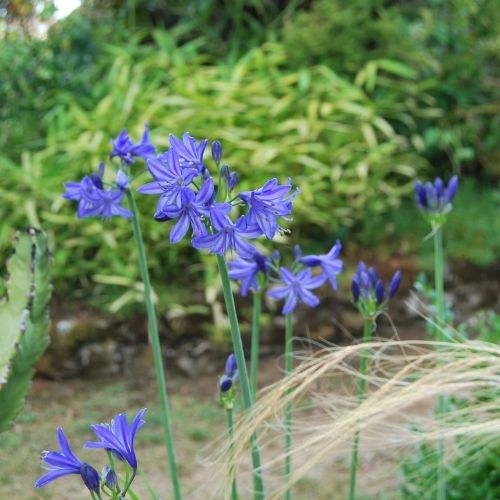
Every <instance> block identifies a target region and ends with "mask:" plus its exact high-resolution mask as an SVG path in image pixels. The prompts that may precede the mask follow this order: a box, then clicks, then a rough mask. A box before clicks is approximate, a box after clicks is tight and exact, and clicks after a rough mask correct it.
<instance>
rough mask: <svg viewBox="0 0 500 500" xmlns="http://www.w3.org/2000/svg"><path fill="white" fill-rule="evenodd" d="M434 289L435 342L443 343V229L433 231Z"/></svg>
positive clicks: (444, 336)
mask: <svg viewBox="0 0 500 500" xmlns="http://www.w3.org/2000/svg"><path fill="white" fill-rule="evenodd" d="M434 287H435V289H436V323H437V327H436V340H438V341H445V340H446V339H447V336H446V334H445V333H444V326H445V317H444V316H445V305H444V259H443V229H442V228H441V227H438V228H437V229H435V231H434Z"/></svg>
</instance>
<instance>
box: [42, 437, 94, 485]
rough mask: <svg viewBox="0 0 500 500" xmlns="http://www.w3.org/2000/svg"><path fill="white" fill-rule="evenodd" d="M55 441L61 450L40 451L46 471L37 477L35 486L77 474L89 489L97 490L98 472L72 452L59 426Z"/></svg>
mask: <svg viewBox="0 0 500 500" xmlns="http://www.w3.org/2000/svg"><path fill="white" fill-rule="evenodd" d="M57 441H58V442H59V448H60V449H61V451H44V452H43V453H42V461H43V462H44V464H45V465H47V466H48V467H47V469H48V472H47V473H45V474H44V475H43V476H41V477H40V478H39V479H37V481H36V482H35V488H42V487H44V486H45V485H46V484H49V483H51V482H52V481H55V480H56V479H59V478H60V477H64V476H69V475H72V474H79V475H80V477H81V478H82V480H83V482H84V484H85V486H86V487H87V488H88V489H89V490H90V491H92V492H96V493H97V492H99V474H98V473H97V471H96V470H95V469H94V468H93V467H92V466H91V465H89V464H87V463H85V462H82V461H81V460H80V459H79V458H78V457H77V456H76V455H75V454H74V453H73V451H72V450H71V447H70V445H69V442H68V440H67V438H66V436H65V435H64V431H63V430H62V429H61V428H59V429H57Z"/></svg>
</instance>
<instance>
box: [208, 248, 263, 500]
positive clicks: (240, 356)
mask: <svg viewBox="0 0 500 500" xmlns="http://www.w3.org/2000/svg"><path fill="white" fill-rule="evenodd" d="M217 263H218V265H219V273H220V277H221V283H222V292H223V293H224V301H225V303H226V309H227V315H228V317H229V326H230V328H231V339H232V342H233V351H234V354H235V355H236V361H237V363H238V373H239V376H240V387H241V392H242V395H243V405H244V406H245V409H246V410H249V409H250V408H251V407H252V405H253V398H252V390H251V387H250V380H249V379H248V371H247V365H246V362H245V354H244V352H243V343H242V341H241V334H240V325H239V323H238V315H237V314H236V304H235V303H234V297H233V292H232V290H231V283H230V281H229V273H228V270H227V264H226V261H225V260H224V257H223V256H222V255H217ZM252 465H253V488H254V498H255V499H263V498H264V483H263V481H262V471H261V464H260V452H259V448H258V447H257V436H255V434H254V435H253V436H252Z"/></svg>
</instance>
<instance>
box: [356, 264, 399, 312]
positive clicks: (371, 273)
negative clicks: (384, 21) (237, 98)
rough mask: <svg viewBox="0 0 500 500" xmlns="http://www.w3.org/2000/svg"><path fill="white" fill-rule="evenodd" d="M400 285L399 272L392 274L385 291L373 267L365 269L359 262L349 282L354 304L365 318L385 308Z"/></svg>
mask: <svg viewBox="0 0 500 500" xmlns="http://www.w3.org/2000/svg"><path fill="white" fill-rule="evenodd" d="M400 284H401V271H397V272H396V273H394V275H393V277H392V279H391V282H390V284H389V289H388V290H387V291H386V288H385V285H384V282H383V281H382V280H381V279H380V277H379V275H378V273H377V271H376V270H375V268H373V267H368V268H367V267H366V265H365V264H364V263H363V262H360V263H359V265H358V269H357V271H356V273H355V274H354V276H353V277H352V281H351V290H352V297H353V300H354V303H355V304H356V305H358V308H359V309H360V311H361V312H362V314H363V315H365V316H373V315H375V314H376V313H377V312H378V311H380V309H381V308H383V307H384V306H385V304H386V303H387V301H389V300H390V299H391V298H392V297H394V295H395V294H396V292H397V291H398V288H399V285H400Z"/></svg>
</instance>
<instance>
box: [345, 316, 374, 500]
mask: <svg viewBox="0 0 500 500" xmlns="http://www.w3.org/2000/svg"><path fill="white" fill-rule="evenodd" d="M374 330H375V319H374V318H372V317H365V321H364V328H363V343H366V342H368V341H369V340H370V339H371V338H372V334H373V331H374ZM367 368H368V350H367V349H366V348H364V349H363V350H362V351H361V359H360V362H359V373H360V379H359V382H358V404H361V403H362V402H363V400H364V399H365V392H366V378H365V375H366V370H367ZM359 436H360V431H357V432H356V434H355V435H354V442H353V445H352V459H351V474H350V484H349V500H355V499H356V476H357V473H358V462H359Z"/></svg>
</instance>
